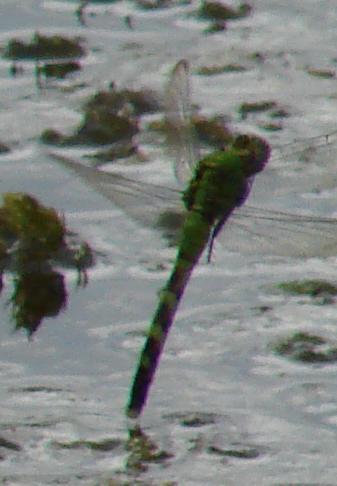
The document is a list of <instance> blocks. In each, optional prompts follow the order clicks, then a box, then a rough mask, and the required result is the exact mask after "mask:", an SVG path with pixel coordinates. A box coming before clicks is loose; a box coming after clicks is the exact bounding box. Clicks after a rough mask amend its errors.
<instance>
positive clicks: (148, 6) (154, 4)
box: [136, 0, 172, 10]
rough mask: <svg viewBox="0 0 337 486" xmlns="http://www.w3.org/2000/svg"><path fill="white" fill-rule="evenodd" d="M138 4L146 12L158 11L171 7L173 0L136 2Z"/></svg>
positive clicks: (138, 0)
mask: <svg viewBox="0 0 337 486" xmlns="http://www.w3.org/2000/svg"><path fill="white" fill-rule="evenodd" d="M136 4H137V6H138V7H140V8H142V9H144V10H156V9H159V8H167V7H170V6H171V5H172V0H136Z"/></svg>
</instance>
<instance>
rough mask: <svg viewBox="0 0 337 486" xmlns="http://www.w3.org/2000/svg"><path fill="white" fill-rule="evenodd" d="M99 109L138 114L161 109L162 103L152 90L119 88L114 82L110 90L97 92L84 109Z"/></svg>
mask: <svg viewBox="0 0 337 486" xmlns="http://www.w3.org/2000/svg"><path fill="white" fill-rule="evenodd" d="M99 109H106V110H108V111H110V112H112V113H119V112H121V111H126V112H129V113H130V114H132V115H136V116H137V115H143V114H144V113H154V112H156V111H159V110H160V109H161V105H160V104H159V102H158V100H157V98H156V96H155V95H154V93H152V91H147V90H141V91H136V90H130V89H121V90H117V89H116V88H115V86H114V83H112V84H111V86H110V89H109V90H106V91H99V92H98V93H95V94H94V95H93V96H92V97H91V98H90V99H89V100H88V101H87V102H86V104H85V105H84V110H88V111H91V110H99Z"/></svg>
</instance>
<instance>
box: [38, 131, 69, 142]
mask: <svg viewBox="0 0 337 486" xmlns="http://www.w3.org/2000/svg"><path fill="white" fill-rule="evenodd" d="M65 138H66V137H64V136H63V135H62V134H61V133H59V132H58V131H57V130H53V129H52V128H47V129H46V130H44V131H43V132H42V133H41V136H40V140H41V142H42V143H47V144H49V145H62V144H63V143H64V140H65Z"/></svg>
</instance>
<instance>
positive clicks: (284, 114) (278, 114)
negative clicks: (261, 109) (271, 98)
mask: <svg viewBox="0 0 337 486" xmlns="http://www.w3.org/2000/svg"><path fill="white" fill-rule="evenodd" d="M289 116H290V114H289V111H287V110H285V109H284V108H277V109H276V110H274V111H272V112H271V113H270V117H271V118H288V117H289Z"/></svg>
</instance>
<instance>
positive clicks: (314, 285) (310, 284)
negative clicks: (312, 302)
mask: <svg viewBox="0 0 337 486" xmlns="http://www.w3.org/2000/svg"><path fill="white" fill-rule="evenodd" d="M278 288H279V289H281V290H283V291H284V292H287V293H288V294H292V295H308V296H310V297H321V296H335V295H337V286H336V285H334V284H332V283H330V282H328V281H326V280H320V279H317V280H314V279H313V280H291V281H289V282H282V283H280V284H278Z"/></svg>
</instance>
